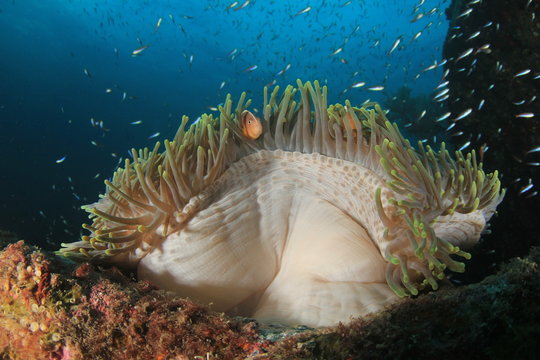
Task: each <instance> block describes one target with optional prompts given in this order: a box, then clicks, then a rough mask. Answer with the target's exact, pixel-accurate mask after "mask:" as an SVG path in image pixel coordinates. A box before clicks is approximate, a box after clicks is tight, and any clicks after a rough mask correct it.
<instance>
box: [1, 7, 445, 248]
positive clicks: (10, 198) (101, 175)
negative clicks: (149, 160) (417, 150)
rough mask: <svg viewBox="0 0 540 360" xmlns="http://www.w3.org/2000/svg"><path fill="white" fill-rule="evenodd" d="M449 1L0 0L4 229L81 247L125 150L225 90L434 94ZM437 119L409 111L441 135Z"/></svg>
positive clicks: (163, 134) (145, 143)
mask: <svg viewBox="0 0 540 360" xmlns="http://www.w3.org/2000/svg"><path fill="white" fill-rule="evenodd" d="M449 2H450V1H449V0H435V1H434V0H425V1H423V0H405V1H403V0H351V1H345V0H332V1H331V0H309V1H304V0H302V1H298V0H274V1H271V0H268V1H263V0H252V1H244V0H241V1H238V2H234V1H230V0H227V1H222V0H211V1H202V0H200V1H194V0H183V1H143V0H130V1H127V0H124V1H121V0H116V1H112V0H99V1H97V0H94V1H83V0H80V1H68V0H40V1H37V0H24V1H22V0H4V1H2V2H0V44H1V48H2V52H1V56H0V73H1V81H0V151H1V152H0V153H1V154H2V158H3V161H2V167H1V170H0V186H1V191H0V229H3V230H11V231H14V232H16V233H17V234H18V235H19V237H20V238H23V239H25V240H27V241H29V242H32V243H37V244H40V245H41V246H43V247H44V248H46V249H56V248H57V247H58V246H59V244H60V243H61V242H72V241H76V240H77V239H78V238H79V236H80V225H81V223H82V222H84V221H86V219H87V215H86V213H85V212H84V211H83V210H81V209H80V207H81V205H84V204H88V203H92V202H94V201H97V199H98V194H99V193H102V192H103V191H104V190H105V186H104V184H103V180H104V179H107V178H109V177H110V176H111V175H112V173H113V171H114V169H115V168H116V167H117V166H118V164H119V163H120V162H121V161H122V159H124V158H125V157H126V156H128V150H130V149H131V148H141V147H152V146H153V144H154V143H155V142H156V141H157V140H160V141H162V140H164V139H167V138H171V137H172V136H173V135H174V133H175V132H176V129H177V127H178V125H179V123H180V119H181V116H182V115H188V116H189V117H190V119H191V120H192V121H194V120H195V119H196V118H197V117H198V116H199V115H200V114H202V113H214V114H217V112H216V111H215V107H216V106H218V105H219V104H221V103H222V102H223V101H224V99H225V96H226V95H227V93H230V94H231V95H232V96H233V99H237V98H238V97H239V95H240V94H241V92H242V91H246V92H247V93H248V97H250V98H252V99H253V101H254V103H253V105H252V108H253V111H256V110H257V109H259V108H260V106H261V104H262V92H263V87H264V86H265V85H268V86H275V85H279V86H281V87H284V86H286V85H288V84H293V85H295V84H296V79H298V78H299V79H302V80H303V81H308V80H309V81H312V80H319V81H320V82H321V83H322V84H325V85H328V88H329V103H335V102H341V103H343V102H344V100H345V99H350V100H351V101H352V103H353V104H356V105H360V104H361V103H362V102H363V101H365V100H367V99H371V100H375V101H379V102H381V103H383V105H384V104H385V103H386V104H388V103H389V102H390V101H391V99H392V98H393V97H395V96H400V95H399V94H403V92H404V91H405V93H407V92H408V91H410V94H411V96H414V97H421V98H423V99H431V98H432V97H433V94H434V89H435V88H436V87H437V86H438V84H439V83H440V81H441V77H442V72H443V67H442V66H440V65H439V64H440V63H441V61H443V59H442V46H443V42H444V39H445V36H446V33H447V31H448V21H447V20H446V16H445V13H444V11H445V9H446V7H448V6H449ZM361 82H364V83H365V85H363V86H359V85H360V84H359V83H361ZM404 87H406V88H404ZM382 88H383V89H382ZM404 89H405V90H404ZM433 104H434V105H433ZM433 104H431V105H430V106H435V108H437V107H440V105H438V104H437V103H433ZM435 113H436V111H435V112H433V111H431V112H429V113H428V114H427V115H425V116H422V108H421V107H411V112H410V115H411V118H413V119H417V120H418V119H419V118H420V119H422V120H421V121H422V122H423V123H424V127H427V128H430V129H432V132H431V133H430V136H436V134H437V133H438V132H440V131H441V129H440V128H437V127H436V125H435V122H434V114H435ZM392 115H394V114H392V112H390V114H389V117H391V118H392ZM398 115H399V114H398ZM405 116H406V115H404V114H401V117H405ZM399 118H400V116H395V117H394V118H393V120H400V119H399ZM401 120H402V126H405V127H406V126H407V125H410V123H407V122H406V121H404V120H403V119H401ZM414 129H415V127H414V126H412V127H411V128H410V129H408V130H409V131H408V133H409V134H410V136H413V137H418V138H419V139H421V138H422V136H421V135H418V134H415V133H414ZM430 141H433V139H430Z"/></svg>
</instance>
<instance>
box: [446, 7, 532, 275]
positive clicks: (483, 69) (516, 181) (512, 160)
mask: <svg viewBox="0 0 540 360" xmlns="http://www.w3.org/2000/svg"><path fill="white" fill-rule="evenodd" d="M539 11H540V3H539V2H538V1H531V0H489V1H475V2H472V1H457V0H454V1H453V2H452V6H451V7H450V8H449V9H447V12H446V13H447V17H448V19H449V20H450V22H451V24H450V30H449V32H448V35H447V38H446V41H445V45H444V51H443V56H444V58H445V59H447V60H448V61H447V62H446V64H445V71H447V72H448V75H447V77H446V80H448V81H449V85H448V87H449V90H450V91H449V93H448V94H449V98H448V100H447V101H446V102H447V105H448V107H449V111H451V112H452V114H453V117H454V118H456V117H458V115H459V114H462V113H464V112H465V111H467V110H468V109H470V110H471V113H470V115H469V116H467V117H465V118H463V119H461V120H459V121H457V122H456V123H455V128H454V129H453V130H452V132H454V133H459V134H462V135H461V136H460V137H454V139H455V140H456V141H457V143H456V146H457V147H460V146H462V145H463V144H466V143H468V142H470V148H476V149H479V154H480V156H481V159H482V161H483V162H484V166H485V167H486V168H488V169H500V170H501V172H502V173H501V175H502V177H501V181H502V186H503V187H505V188H507V195H506V198H505V201H504V202H503V204H501V206H500V207H499V208H498V212H499V214H500V216H497V217H494V219H493V220H492V221H491V228H492V230H493V234H492V235H491V236H490V237H489V241H486V242H484V243H482V244H481V246H480V247H478V248H477V250H476V251H475V252H474V253H473V257H475V259H476V260H475V263H474V264H472V267H474V269H473V268H472V267H471V268H469V269H472V270H473V271H469V272H468V275H472V274H475V277H474V278H472V279H469V280H471V281H478V280H479V279H482V278H483V277H485V276H486V275H487V274H490V273H493V272H494V271H495V270H496V267H494V266H492V264H498V263H500V262H502V261H505V260H507V259H509V258H511V257H515V256H523V255H525V254H527V252H528V251H529V248H530V246H531V245H538V244H540V222H538V214H539V213H540V201H539V198H538V185H539V184H540V171H539V169H540V168H539V166H540V152H539V151H531V150H534V149H535V148H538V146H540V122H539V121H538V116H540V101H539V99H538V96H540V93H539V92H538V89H539V86H538V84H539V81H540V80H539V75H540V72H539V71H540V25H539V22H538V14H539ZM469 52H470V54H469V55H466V54H468V53H469ZM465 55H466V56H465ZM508 233H512V234H514V236H515V239H516V240H515V241H508V239H507V238H505V234H508Z"/></svg>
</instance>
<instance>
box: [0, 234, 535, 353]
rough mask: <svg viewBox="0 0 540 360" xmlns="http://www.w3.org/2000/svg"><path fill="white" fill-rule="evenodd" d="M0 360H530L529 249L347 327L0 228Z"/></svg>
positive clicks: (532, 269) (532, 256)
mask: <svg viewBox="0 0 540 360" xmlns="http://www.w3.org/2000/svg"><path fill="white" fill-rule="evenodd" d="M0 238H3V240H4V241H3V243H2V242H1V241H0V248H4V246H5V248H4V250H3V251H1V252H0V359H14V360H15V359H62V360H72V359H160V360H165V359H171V360H172V359H382V358H397V359H404V358H413V357H414V358H437V359H450V358H452V359H455V358H476V359H488V358H489V359H497V358H498V359H508V358H520V359H529V358H531V359H532V358H535V356H537V354H539V353H540V342H538V339H539V336H540V270H539V266H538V264H539V263H540V248H532V249H531V251H530V254H529V255H528V256H527V257H526V258H515V259H512V260H511V261H510V262H509V263H507V264H505V265H503V266H501V268H500V270H499V272H498V273H497V274H495V275H492V276H489V277H487V278H486V279H484V280H483V281H481V282H479V283H477V284H472V285H466V286H461V287H453V286H452V285H448V286H446V287H443V288H442V289H441V290H439V291H437V292H432V293H428V294H423V295H420V296H418V297H417V298H415V299H404V300H403V301H400V302H398V303H397V304H394V305H392V306H390V307H388V308H387V309H386V310H384V311H381V312H378V313H375V314H372V315H370V316H368V317H365V318H362V319H356V320H354V321H352V322H351V323H349V324H346V325H339V326H336V327H332V328H325V329H309V328H306V327H302V326H299V327H296V328H286V327H279V326H263V325H260V324H258V323H257V322H255V321H254V320H251V319H245V318H231V317H228V316H226V315H224V314H222V313H216V312H213V311H211V310H209V309H208V308H207V307H205V306H201V305H198V304H196V303H193V302H190V301H189V300H187V299H184V298H181V297H178V296H175V295H173V294H171V293H167V292H164V291H161V290H158V289H157V288H155V287H154V286H152V285H151V284H150V283H148V282H142V281H140V282H137V281H135V280H134V279H131V278H130V277H129V276H127V275H125V274H122V273H121V272H120V271H118V270H116V269H115V268H110V269H102V268H99V267H95V266H93V265H89V264H82V265H79V264H75V263H71V262H66V260H65V259H63V258H59V257H57V256H55V255H53V254H49V253H45V252H43V251H40V250H39V249H37V248H35V247H33V246H30V245H27V244H25V243H24V242H23V241H17V242H15V239H16V237H15V236H14V235H13V234H10V233H6V232H0Z"/></svg>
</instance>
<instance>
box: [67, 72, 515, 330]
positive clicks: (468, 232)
mask: <svg viewBox="0 0 540 360" xmlns="http://www.w3.org/2000/svg"><path fill="white" fill-rule="evenodd" d="M297 95H299V100H298V102H297V101H296V100H295V97H296V96H297ZM250 103H251V101H250V100H248V101H245V93H244V94H242V96H241V97H240V100H239V101H238V104H237V106H236V109H235V110H234V111H233V109H232V101H231V98H230V96H228V97H227V100H226V101H225V104H224V106H222V107H220V109H219V110H220V116H219V118H214V117H213V116H212V115H203V116H201V119H200V120H199V121H198V122H196V123H195V124H193V125H191V126H190V127H189V128H186V125H187V123H188V119H187V117H184V118H183V119H182V123H181V125H180V127H179V129H178V132H177V134H176V136H175V137H174V139H173V140H172V141H165V151H163V152H159V149H160V143H159V142H158V143H156V145H155V147H154V149H153V150H152V151H149V150H148V149H144V150H139V151H138V152H137V151H135V150H133V151H132V156H133V160H130V159H126V161H125V166H124V168H120V169H118V170H117V171H116V172H115V174H114V176H113V179H112V181H106V185H107V189H106V193H105V194H104V195H102V196H101V199H100V200H99V201H98V202H97V203H94V204H91V205H87V206H85V207H84V208H85V209H86V210H87V211H88V212H89V213H90V218H91V219H92V220H93V223H92V224H91V225H84V226H83V227H84V228H85V229H87V230H89V231H90V235H88V236H83V238H82V241H79V242H76V243H72V244H64V248H63V249H62V250H60V252H59V253H60V254H62V255H64V256H67V257H70V258H74V259H78V260H83V261H86V260H94V261H105V262H109V263H116V264H119V265H122V266H128V267H134V268H137V271H138V276H139V278H140V279H147V280H150V281H152V282H153V283H155V284H156V285H157V286H159V287H160V288H162V289H167V290H173V291H176V292H177V293H179V294H181V295H183V296H189V297H191V298H194V299H197V300H199V301H201V302H203V303H209V302H212V303H213V306H214V308H215V309H216V310H218V311H227V312H229V313H231V314H240V315H244V316H250V317H255V318H256V319H258V320H262V321H278V322H282V323H288V324H306V325H309V326H328V325H333V324H336V323H338V322H339V321H347V320H349V319H350V317H351V316H359V315H364V314H367V313H369V312H372V311H375V310H378V309H381V308H383V307H384V306H385V305H387V304H389V303H391V302H394V301H396V299H397V298H398V297H403V296H410V295H416V294H418V293H419V291H421V290H423V289H425V288H426V287H430V288H431V289H437V288H438V282H439V281H440V280H442V279H444V278H445V271H446V270H447V269H449V270H451V271H457V272H462V271H464V264H463V263H462V262H460V261H459V260H458V259H459V258H460V257H461V258H465V259H468V258H470V255H469V253H467V252H465V251H463V250H462V248H468V247H471V246H473V245H474V244H475V243H476V242H477V241H478V240H479V237H480V235H481V233H482V231H483V230H484V228H485V226H486V224H487V221H488V220H489V219H490V217H491V216H492V215H493V213H494V212H495V209H496V206H497V205H498V204H499V202H500V201H501V200H502V198H503V196H504V191H501V189H500V181H499V179H498V173H497V172H496V171H495V172H494V173H492V174H486V173H485V172H484V170H483V169H482V164H481V163H477V161H476V156H475V153H474V151H473V152H471V153H469V154H467V155H463V154H462V153H461V152H460V151H457V152H455V159H454V158H452V157H451V156H450V154H449V152H448V151H447V150H446V148H445V145H444V143H443V144H442V145H441V149H440V150H439V151H435V150H433V149H432V148H431V147H430V146H424V145H423V144H422V143H421V142H419V143H418V147H417V149H415V148H413V147H412V146H411V145H410V143H409V141H408V140H406V139H404V138H403V136H402V135H401V133H400V132H399V130H398V127H397V125H396V124H391V123H390V122H389V121H387V119H386V116H385V113H384V111H383V110H382V109H381V108H380V107H379V106H378V105H377V104H374V103H366V104H364V105H363V106H362V107H354V106H352V105H351V103H350V102H348V101H346V103H345V105H340V104H337V105H330V106H327V89H326V87H320V86H319V84H318V82H314V83H313V85H312V84H311V83H309V82H308V83H305V84H303V83H301V82H300V81H298V87H297V88H294V87H292V86H288V87H287V88H286V89H285V91H284V93H283V94H282V95H279V87H276V88H275V89H274V90H273V91H272V92H271V94H270V96H268V91H267V89H266V88H265V91H264V107H263V120H262V128H260V130H262V131H259V128H257V126H258V124H259V121H260V120H259V119H258V118H257V117H255V116H254V115H253V114H252V113H251V112H249V111H248V110H247V109H246V108H247V107H249V105H250ZM248 117H249V119H248ZM246 126H255V129H254V130H255V131H251V130H253V129H247V128H246ZM259 135H260V136H259ZM322 263H324V265H325V266H324V267H322V266H320V264H322ZM321 279H322V280H324V281H322V282H321V281H320V280H321ZM306 294H309V296H308V295H306ZM321 302H322V303H324V304H326V305H325V306H322V307H321V306H311V305H316V304H320V303H321Z"/></svg>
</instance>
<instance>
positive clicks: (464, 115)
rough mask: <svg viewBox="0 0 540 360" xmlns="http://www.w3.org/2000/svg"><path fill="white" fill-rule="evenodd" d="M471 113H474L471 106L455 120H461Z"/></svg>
mask: <svg viewBox="0 0 540 360" xmlns="http://www.w3.org/2000/svg"><path fill="white" fill-rule="evenodd" d="M471 113H472V109H470V108H469V109H467V110H465V111H464V112H462V113H461V114H459V116H458V117H457V118H455V119H454V121H458V120H461V119H463V118H465V117H467V116H469V115H470V114H471Z"/></svg>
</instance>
